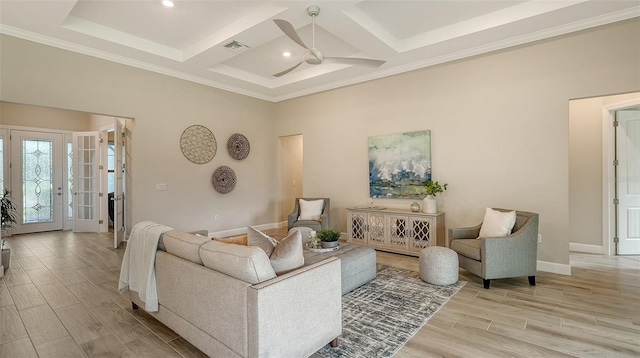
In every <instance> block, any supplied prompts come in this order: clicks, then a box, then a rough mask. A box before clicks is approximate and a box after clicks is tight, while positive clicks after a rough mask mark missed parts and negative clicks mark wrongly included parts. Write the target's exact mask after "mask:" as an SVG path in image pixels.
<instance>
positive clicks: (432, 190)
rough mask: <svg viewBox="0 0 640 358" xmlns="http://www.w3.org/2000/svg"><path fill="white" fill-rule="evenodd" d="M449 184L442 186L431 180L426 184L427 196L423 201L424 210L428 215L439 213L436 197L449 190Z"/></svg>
mask: <svg viewBox="0 0 640 358" xmlns="http://www.w3.org/2000/svg"><path fill="white" fill-rule="evenodd" d="M447 185H448V184H440V183H438V182H437V181H432V180H429V181H427V182H425V184H424V186H425V193H426V194H427V196H425V197H424V199H423V203H422V204H423V205H422V210H423V211H424V212H425V213H428V214H435V213H437V212H438V202H437V201H436V195H438V194H440V193H442V192H444V191H445V190H447Z"/></svg>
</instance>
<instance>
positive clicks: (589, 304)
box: [0, 232, 640, 358]
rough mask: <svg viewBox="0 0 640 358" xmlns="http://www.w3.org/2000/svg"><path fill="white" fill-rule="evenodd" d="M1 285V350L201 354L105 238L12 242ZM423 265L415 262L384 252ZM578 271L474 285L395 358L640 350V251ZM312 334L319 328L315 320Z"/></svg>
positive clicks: (581, 262) (584, 260)
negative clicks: (141, 306) (137, 304)
mask: <svg viewBox="0 0 640 358" xmlns="http://www.w3.org/2000/svg"><path fill="white" fill-rule="evenodd" d="M8 241H9V246H10V247H11V254H12V257H11V267H10V268H9V270H8V271H7V272H6V273H5V277H4V278H3V279H1V281H0V357H36V356H39V357H65V358H66V357H85V356H89V357H93V356H105V357H107V356H115V357H118V356H127V357H134V356H138V357H203V356H204V354H202V353H201V352H200V351H198V350H197V349H196V348H194V347H193V346H192V345H190V344H189V343H188V342H186V341H185V340H184V339H182V338H180V337H178V336H177V335H176V334H175V333H174V332H172V331H171V330H169V329H168V328H167V327H165V326H164V325H162V324H161V323H159V322H157V321H156V320H154V319H153V318H152V317H150V316H149V315H148V314H145V313H144V312H143V311H142V310H137V311H133V310H132V309H131V307H130V302H129V301H128V300H127V296H126V295H120V294H119V293H118V291H117V281H118V276H119V271H120V262H121V259H122V255H123V254H124V249H123V248H120V249H117V250H113V249H112V248H111V244H112V238H111V236H110V235H106V234H73V233H70V232H52V233H41V234H30V235H16V236H14V237H11V238H8ZM378 262H379V263H382V264H386V265H391V266H397V267H402V268H405V269H409V270H417V268H418V261H417V258H414V257H408V256H402V255H394V254H390V253H383V252H379V253H378ZM571 265H572V267H573V275H572V276H563V275H556V274H549V273H544V272H539V274H538V277H537V282H538V285H537V286H535V287H530V286H529V285H528V283H527V279H526V278H522V279H509V280H494V281H493V282H492V287H491V289H490V290H484V289H483V288H482V281H481V280H480V279H479V278H477V277H475V276H473V275H469V274H467V273H466V272H465V271H464V270H461V271H460V274H461V279H462V280H466V281H469V283H468V284H467V285H466V286H465V287H464V288H463V289H462V290H461V291H460V292H459V293H458V294H457V295H456V296H455V297H454V298H453V299H451V301H449V303H447V304H446V305H445V306H444V307H443V308H442V309H441V310H440V311H439V312H438V313H437V314H436V315H435V316H434V317H433V318H432V319H431V320H429V321H428V322H427V324H426V325H425V326H424V327H423V328H422V329H421V330H420V331H419V332H418V333H417V334H416V335H415V336H414V337H413V338H412V339H411V340H410V341H409V342H408V343H407V344H406V346H405V347H403V348H402V349H401V350H400V351H399V352H398V353H397V354H396V357H398V358H404V357H430V356H446V357H455V356H465V357H500V356H507V357H537V356H553V357H557V356H558V357H559V356H579V357H590V356H596V357H632V356H635V357H637V356H640V300H639V297H640V258H639V257H603V256H602V255H585V254H573V255H571ZM309 328H310V330H312V329H313V328H312V327H309Z"/></svg>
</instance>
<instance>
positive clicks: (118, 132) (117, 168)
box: [112, 118, 124, 249]
mask: <svg viewBox="0 0 640 358" xmlns="http://www.w3.org/2000/svg"><path fill="white" fill-rule="evenodd" d="M114 127H115V133H114V135H113V148H114V164H115V165H114V167H113V168H114V183H113V184H114V185H113V199H112V200H114V203H113V248H114V249H117V248H118V246H120V243H121V242H122V241H124V193H123V189H124V186H123V180H122V177H123V171H124V167H123V161H122V158H123V154H124V153H123V150H122V148H123V145H124V143H123V139H124V136H123V134H124V130H123V129H124V128H123V127H124V126H123V125H122V123H120V120H119V119H118V118H115V124H114Z"/></svg>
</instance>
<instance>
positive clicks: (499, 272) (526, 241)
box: [480, 235, 538, 279]
mask: <svg viewBox="0 0 640 358" xmlns="http://www.w3.org/2000/svg"><path fill="white" fill-rule="evenodd" d="M480 240H483V241H484V242H483V244H482V246H481V255H482V257H483V260H482V266H483V272H484V278H486V279H493V278H504V277H517V276H535V274H536V266H537V250H538V247H537V246H538V245H537V238H535V237H531V236H527V235H525V236H522V235H509V236H506V237H488V238H484V239H480Z"/></svg>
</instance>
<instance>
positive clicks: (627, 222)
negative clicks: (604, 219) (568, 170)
mask: <svg viewBox="0 0 640 358" xmlns="http://www.w3.org/2000/svg"><path fill="white" fill-rule="evenodd" d="M616 118H617V120H618V130H617V140H618V143H617V147H618V148H617V150H618V183H619V184H618V199H619V204H618V205H619V206H618V213H619V225H618V235H619V245H618V254H620V255H634V254H636V255H637V254H640V110H622V111H618V112H616Z"/></svg>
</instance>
